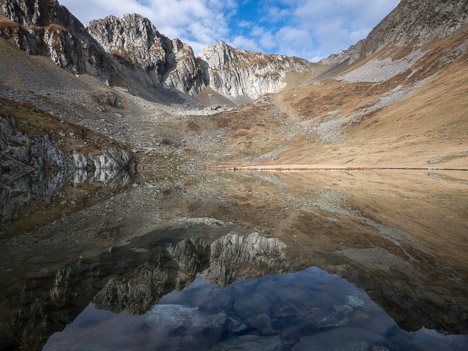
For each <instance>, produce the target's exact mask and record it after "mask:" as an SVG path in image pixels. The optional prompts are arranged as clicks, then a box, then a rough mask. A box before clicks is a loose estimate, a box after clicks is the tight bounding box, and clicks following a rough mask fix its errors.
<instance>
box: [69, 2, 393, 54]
mask: <svg viewBox="0 0 468 351" xmlns="http://www.w3.org/2000/svg"><path fill="white" fill-rule="evenodd" d="M61 2H62V3H63V4H64V5H65V6H67V7H69V9H70V10H71V11H72V13H74V14H75V15H76V16H77V17H78V18H79V19H80V20H82V21H84V22H86V21H89V20H91V19H96V18H103V17H105V16H107V15H110V14H113V15H116V16H120V15H122V14H124V13H139V14H142V15H143V16H145V17H148V18H149V19H150V20H151V21H152V22H153V23H154V25H155V26H156V28H157V29H158V30H159V31H160V32H161V33H163V34H164V35H167V36H168V37H170V38H174V37H177V38H180V39H181V40H182V41H184V42H186V43H188V44H189V45H191V46H192V47H193V49H194V52H195V53H198V52H199V51H200V50H201V49H202V48H204V47H206V46H208V45H211V44H214V43H215V42H217V41H219V40H221V39H223V40H225V41H227V42H229V43H231V44H232V45H234V46H237V47H239V48H241V49H247V50H261V51H266V52H276V53H281V54H285V55H294V56H299V57H304V58H307V59H310V60H317V59H320V58H323V57H325V56H328V55H329V54H331V53H339V52H340V51H342V50H344V49H346V48H347V47H349V46H350V45H352V44H354V43H356V42H357V41H358V40H360V39H363V38H364V37H366V35H367V34H368V33H369V31H370V30H371V29H372V28H373V27H374V26H375V25H376V24H377V23H378V22H379V21H380V20H381V19H382V18H383V17H384V16H385V15H386V14H388V13H389V12H390V11H391V10H392V9H393V8H394V7H395V6H396V5H397V4H398V2H399V0H294V1H293V0H260V1H257V2H256V3H254V2H252V1H242V2H236V1H234V0H228V1H222V0H114V1H112V2H110V1H107V0H81V1H74V0H62V1H61ZM244 7H245V8H244ZM253 13H259V14H260V15H259V17H258V18H256V19H255V18H254V19H253V18H252V14H253Z"/></svg>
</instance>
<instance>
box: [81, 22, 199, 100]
mask: <svg viewBox="0 0 468 351" xmlns="http://www.w3.org/2000/svg"><path fill="white" fill-rule="evenodd" d="M86 29H87V31H88V32H89V33H90V35H91V36H92V37H93V38H94V39H96V40H97V41H98V42H99V44H100V45H101V46H102V47H103V48H104V50H105V51H106V52H108V53H111V54H112V55H113V56H114V57H116V58H118V59H119V61H120V62H121V63H122V64H123V65H127V66H132V65H133V66H136V67H139V68H141V69H142V70H143V72H145V74H146V75H147V76H148V78H149V80H150V81H151V83H152V84H153V85H158V84H161V83H164V84H166V85H168V86H171V87H174V88H176V89H178V90H180V91H182V92H184V93H188V94H190V95H197V94H198V93H200V91H202V90H203V89H204V87H205V85H204V81H203V77H202V74H201V71H200V69H199V66H198V63H197V61H196V60H195V57H194V55H193V51H192V48H191V47H190V46H188V45H187V44H184V43H182V42H181V41H180V40H179V39H173V40H170V39H169V38H167V37H165V36H164V35H161V34H160V33H159V32H158V31H157V30H156V28H155V27H154V26H153V25H152V24H151V22H150V21H149V20H148V19H147V18H144V17H142V16H140V15H135V14H131V15H130V14H129V15H124V16H122V17H120V18H116V17H114V16H108V17H106V18H104V19H102V20H95V21H91V22H89V23H87V24H86Z"/></svg>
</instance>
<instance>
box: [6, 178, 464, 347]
mask: <svg viewBox="0 0 468 351" xmlns="http://www.w3.org/2000/svg"><path fill="white" fill-rule="evenodd" d="M138 177H139V178H137V179H135V180H134V184H135V185H132V184H124V185H121V186H119V187H106V185H105V184H101V185H100V184H89V185H83V184H80V185H77V184H69V185H65V186H64V187H63V188H61V189H52V190H53V194H52V196H51V200H50V201H38V200H35V199H32V200H30V201H27V199H26V197H25V194H24V193H22V192H21V191H20V190H21V189H22V188H20V187H16V188H15V187H14V184H8V185H3V187H4V189H7V190H8V191H7V192H6V194H7V195H8V201H10V202H9V203H8V202H6V203H5V204H4V207H3V209H8V217H9V220H8V221H4V222H3V223H2V224H1V225H2V227H1V231H0V279H1V281H2V282H6V284H4V285H3V287H2V289H1V290H0V317H1V318H0V349H2V347H4V348H5V349H18V350H19V349H23V350H41V349H44V350H277V351H278V350H294V351H297V350H375V351H383V350H466V349H468V336H467V334H468V320H467V316H468V303H467V299H468V279H467V276H468V271H467V267H468V265H467V263H468V257H467V255H466V252H468V251H467V250H468V197H467V196H466V195H467V194H468V180H467V178H466V174H464V173H437V174H434V173H424V172H417V173H415V172H395V173H388V172H363V173H359V172H358V173H344V172H331V173H326V172H318V173H215V174H211V173H200V174H172V175H158V176H155V175H154V174H151V175H144V174H143V175H142V174H140V175H139V176H138ZM15 189H16V190H15ZM18 189H19V190H18ZM2 191H3V190H2ZM4 194H5V192H4ZM25 199H26V200H25ZM8 204H14V206H8Z"/></svg>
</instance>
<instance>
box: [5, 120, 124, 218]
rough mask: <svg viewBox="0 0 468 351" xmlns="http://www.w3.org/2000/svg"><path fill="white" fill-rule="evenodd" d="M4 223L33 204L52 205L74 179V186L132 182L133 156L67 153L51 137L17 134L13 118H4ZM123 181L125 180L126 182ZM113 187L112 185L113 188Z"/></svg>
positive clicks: (120, 152) (118, 152) (114, 150)
mask: <svg viewBox="0 0 468 351" xmlns="http://www.w3.org/2000/svg"><path fill="white" fill-rule="evenodd" d="M0 161H1V163H0V166H1V167H0V169H1V171H2V174H1V177H0V180H1V181H2V184H1V185H2V186H0V204H1V209H2V210H1V211H0V221H8V220H13V219H15V218H16V217H17V213H18V210H19V208H20V207H21V206H23V205H24V204H26V203H28V202H29V201H31V200H39V201H45V202H47V203H48V202H50V201H51V200H52V199H53V198H54V197H55V196H56V195H57V194H58V193H59V192H60V189H61V188H62V187H63V186H64V185H65V184H66V183H67V182H68V181H70V180H71V179H73V181H74V183H75V184H76V183H84V182H88V181H94V180H96V181H100V182H102V183H104V184H107V183H113V184H117V183H119V184H122V183H126V182H128V180H129V179H123V178H128V177H129V176H128V174H127V173H125V172H124V173H125V175H122V172H123V171H124V170H125V169H127V168H128V167H130V165H131V163H132V157H131V155H130V154H129V153H128V152H126V151H125V150H123V149H118V148H112V149H109V150H102V151H101V152H100V153H99V154H96V155H95V154H93V153H92V152H90V153H88V154H80V153H77V152H73V154H70V155H69V154H67V153H65V152H64V151H63V150H62V149H61V147H60V143H59V142H57V141H54V140H53V139H52V138H51V137H50V136H49V135H48V134H45V135H42V136H36V137H29V136H28V135H26V134H23V133H21V132H19V131H18V130H17V126H16V121H15V119H14V118H13V117H11V116H5V115H4V114H1V115H0ZM122 177H123V178H122ZM111 185H112V184H111Z"/></svg>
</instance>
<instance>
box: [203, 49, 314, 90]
mask: <svg viewBox="0 0 468 351" xmlns="http://www.w3.org/2000/svg"><path fill="white" fill-rule="evenodd" d="M199 60H200V64H201V66H202V68H203V72H204V75H205V79H206V80H207V82H208V84H209V86H210V87H211V88H212V89H213V90H214V91H216V92H218V93H220V94H221V95H224V96H226V97H228V98H234V99H242V98H244V99H245V98H247V99H256V98H258V97H259V96H261V95H263V94H267V93H276V92H278V91H280V90H281V89H283V88H284V87H285V86H286V82H285V78H286V76H287V75H288V73H290V72H299V73H304V72H309V71H310V70H311V69H312V64H311V63H310V62H308V61H306V60H303V59H300V58H297V57H288V56H283V55H274V54H263V53H260V52H251V51H246V50H238V49H235V48H233V47H231V46H229V45H227V44H226V43H225V42H224V41H221V42H219V43H217V44H215V45H212V46H209V47H208V48H206V49H203V50H202V51H201V52H200V56H199Z"/></svg>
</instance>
